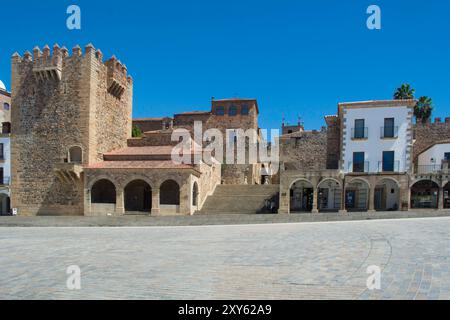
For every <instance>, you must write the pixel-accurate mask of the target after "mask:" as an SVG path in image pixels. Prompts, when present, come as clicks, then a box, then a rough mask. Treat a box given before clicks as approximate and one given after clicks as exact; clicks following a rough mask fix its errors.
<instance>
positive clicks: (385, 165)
mask: <svg viewBox="0 0 450 320" xmlns="http://www.w3.org/2000/svg"><path fill="white" fill-rule="evenodd" d="M378 172H379V173H383V172H400V161H379V162H378Z"/></svg>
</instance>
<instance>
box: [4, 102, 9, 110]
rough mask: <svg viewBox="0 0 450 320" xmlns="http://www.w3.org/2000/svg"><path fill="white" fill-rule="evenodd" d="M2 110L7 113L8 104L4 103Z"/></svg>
mask: <svg viewBox="0 0 450 320" xmlns="http://www.w3.org/2000/svg"><path fill="white" fill-rule="evenodd" d="M3 110H6V111H8V110H9V103H6V102H5V103H4V104H3Z"/></svg>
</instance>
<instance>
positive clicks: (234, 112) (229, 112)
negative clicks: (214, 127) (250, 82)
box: [228, 106, 237, 117]
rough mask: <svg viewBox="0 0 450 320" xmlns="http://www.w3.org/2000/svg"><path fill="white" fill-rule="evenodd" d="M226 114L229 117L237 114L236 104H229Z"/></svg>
mask: <svg viewBox="0 0 450 320" xmlns="http://www.w3.org/2000/svg"><path fill="white" fill-rule="evenodd" d="M228 115H229V116H231V117H234V116H236V115H237V107H236V106H231V107H230V108H229V109H228Z"/></svg>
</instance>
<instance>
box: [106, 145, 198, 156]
mask: <svg viewBox="0 0 450 320" xmlns="http://www.w3.org/2000/svg"><path fill="white" fill-rule="evenodd" d="M173 148H174V146H144V147H126V148H123V149H118V150H114V151H111V152H107V153H105V154H104V155H105V156H145V155H155V156H160V155H171V154H172V150H173ZM191 151H192V153H194V152H193V151H194V150H191ZM195 151H196V153H201V148H200V147H198V148H197V149H196V150H195Z"/></svg>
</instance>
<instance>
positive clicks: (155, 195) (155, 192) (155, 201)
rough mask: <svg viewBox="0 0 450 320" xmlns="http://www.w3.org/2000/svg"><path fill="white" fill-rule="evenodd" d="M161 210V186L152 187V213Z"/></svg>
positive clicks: (154, 213) (156, 213)
mask: <svg viewBox="0 0 450 320" xmlns="http://www.w3.org/2000/svg"><path fill="white" fill-rule="evenodd" d="M160 212H161V210H160V208H159V188H153V189H152V214H153V215H158V214H160Z"/></svg>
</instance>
